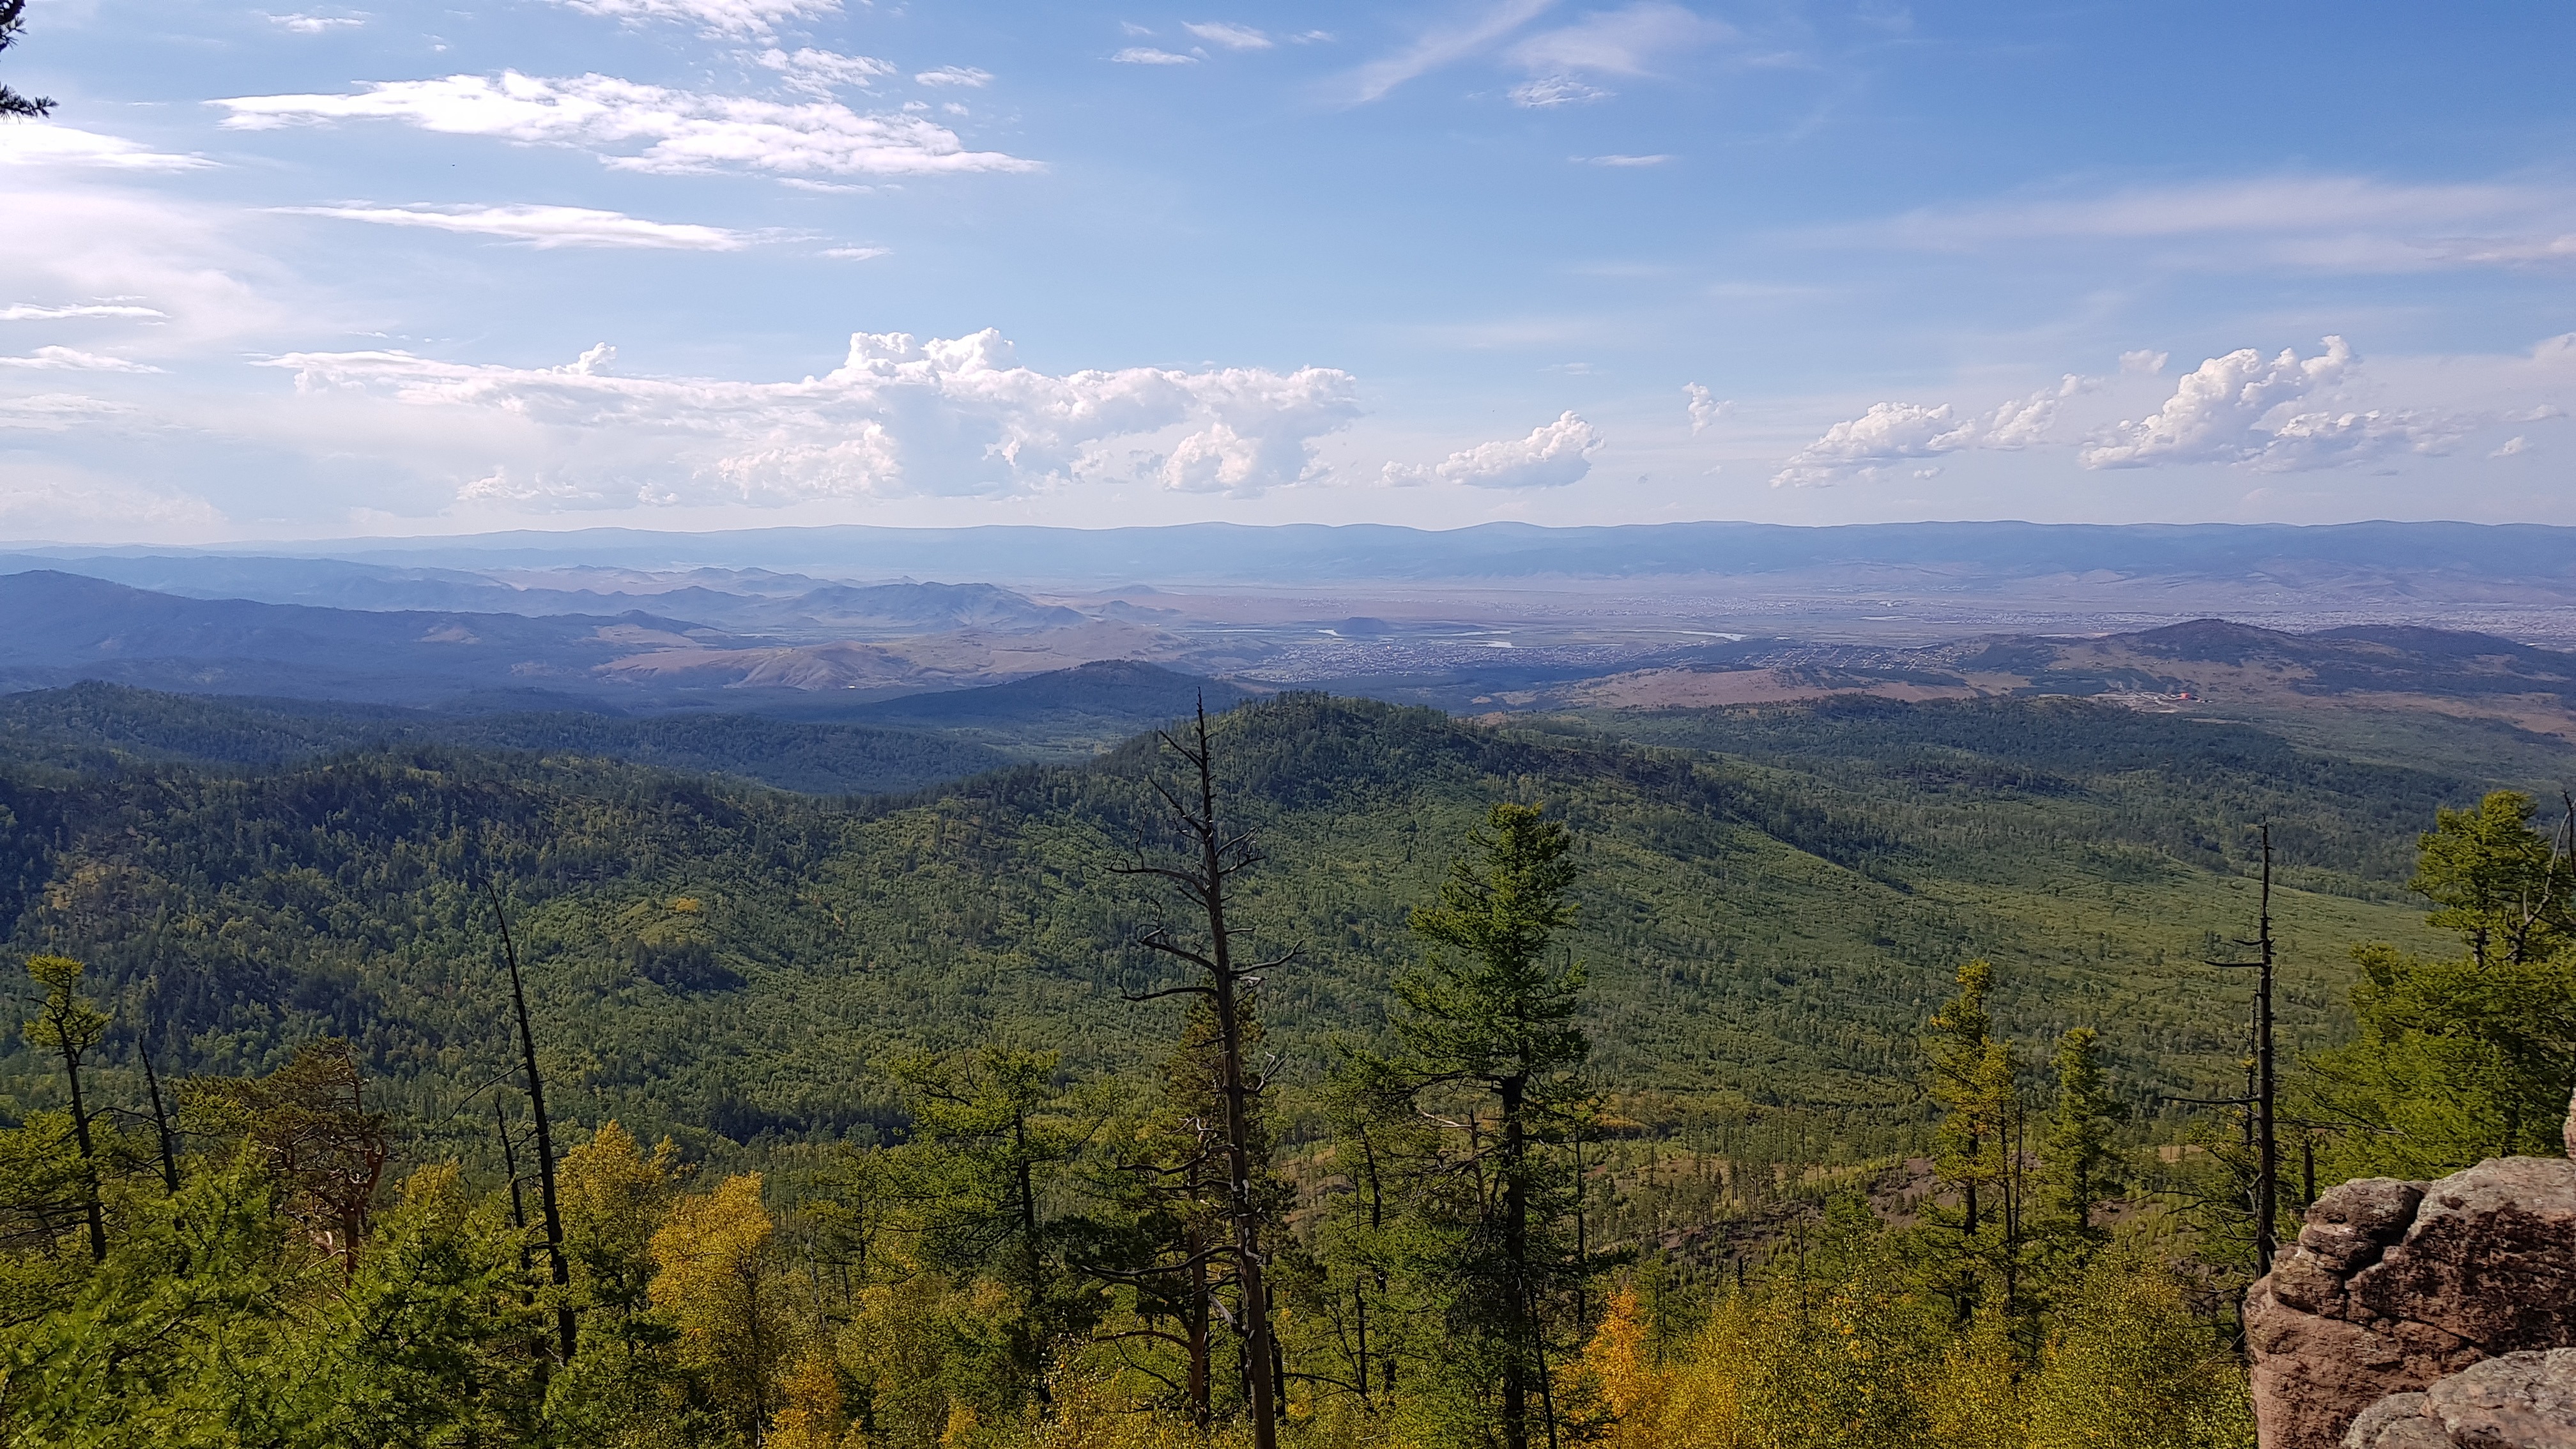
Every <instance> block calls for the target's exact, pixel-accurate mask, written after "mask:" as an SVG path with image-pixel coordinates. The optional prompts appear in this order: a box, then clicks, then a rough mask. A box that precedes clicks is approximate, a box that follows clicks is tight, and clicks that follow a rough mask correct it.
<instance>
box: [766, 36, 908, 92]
mask: <svg viewBox="0 0 2576 1449" xmlns="http://www.w3.org/2000/svg"><path fill="white" fill-rule="evenodd" d="M759 61H760V63H761V64H762V65H763V66H765V67H767V68H768V69H770V70H774V71H778V72H780V73H781V74H783V75H784V76H786V78H787V80H786V84H787V88H788V89H789V90H792V91H801V92H803V93H804V94H806V95H812V96H828V95H830V94H831V93H832V90H833V88H834V87H836V86H854V87H857V88H858V89H860V90H865V89H867V88H868V86H869V85H870V84H872V83H873V82H875V81H876V80H877V78H878V77H880V76H889V75H892V74H894V73H895V68H894V65H893V64H892V63H891V62H889V61H882V60H879V59H877V58H876V57H874V56H870V55H842V54H840V53H839V52H838V51H830V50H816V49H814V48H813V47H811V46H806V47H801V48H799V49H797V50H794V51H786V50H781V49H779V48H778V47H776V46H771V47H770V48H769V49H767V50H764V51H762V52H761V53H760V55H759Z"/></svg>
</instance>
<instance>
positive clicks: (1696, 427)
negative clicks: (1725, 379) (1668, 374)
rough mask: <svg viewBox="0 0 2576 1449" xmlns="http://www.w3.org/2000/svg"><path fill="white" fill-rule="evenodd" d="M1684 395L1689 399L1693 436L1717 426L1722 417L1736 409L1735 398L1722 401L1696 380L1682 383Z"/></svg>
mask: <svg viewBox="0 0 2576 1449" xmlns="http://www.w3.org/2000/svg"><path fill="white" fill-rule="evenodd" d="M1682 396H1683V397H1685V398H1687V399H1688V400H1689V406H1690V425H1691V436H1692V437H1694V438H1696V437H1698V436H1699V435H1700V434H1702V433H1705V432H1707V431H1708V430H1709V429H1711V428H1713V427H1716V426H1717V424H1718V421H1719V420H1720V419H1722V418H1724V417H1725V416H1726V415H1727V414H1728V413H1731V412H1733V411H1735V401H1734V399H1732V398H1729V399H1727V400H1725V401H1723V402H1721V401H1719V400H1718V397H1717V395H1716V394H1714V393H1712V392H1710V391H1709V390H1708V389H1707V388H1705V387H1702V386H1701V385H1699V384H1698V383H1695V382H1686V383H1683V384H1682Z"/></svg>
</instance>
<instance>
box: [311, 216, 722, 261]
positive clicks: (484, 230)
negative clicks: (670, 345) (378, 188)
mask: <svg viewBox="0 0 2576 1449" xmlns="http://www.w3.org/2000/svg"><path fill="white" fill-rule="evenodd" d="M272 209H273V210H276V211H279V212H283V213H286V214H288V215H294V216H328V217H335V218H337V219H339V220H341V221H363V222H372V223H374V224H375V225H377V226H410V227H426V228H428V229H430V230H433V231H454V232H464V233H467V234H469V235H474V236H493V237H502V238H505V239H507V240H510V241H519V242H525V243H527V244H528V245H530V246H532V247H536V248H538V249H539V250H541V251H543V250H552V249H553V248H556V247H617V248H623V249H629V250H650V251H689V252H737V251H740V250H742V249H743V248H744V247H747V246H750V245H751V244H752V241H753V238H752V237H750V236H747V235H745V234H744V233H742V232H738V231H730V230H727V229H726V228H724V227H720V226H698V225H695V224H693V223H688V222H669V221H646V220H644V219H642V218H641V217H633V216H628V215H626V214H625V213H623V212H617V211H594V210H592V209H590V208H589V207H582V206H281V207H275V208H272Z"/></svg>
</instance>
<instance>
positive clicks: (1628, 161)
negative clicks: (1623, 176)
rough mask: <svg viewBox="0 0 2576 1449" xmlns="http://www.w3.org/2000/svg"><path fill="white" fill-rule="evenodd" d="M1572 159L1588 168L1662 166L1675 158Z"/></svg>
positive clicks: (1578, 157)
mask: <svg viewBox="0 0 2576 1449" xmlns="http://www.w3.org/2000/svg"><path fill="white" fill-rule="evenodd" d="M1571 159H1573V160H1576V161H1580V162H1582V163H1583V164H1584V165H1586V166H1661V165H1663V164H1664V163H1665V162H1667V161H1670V160H1671V159H1673V158H1672V157H1670V156H1621V155H1616V154H1613V155H1609V156H1576V157H1573V158H1571Z"/></svg>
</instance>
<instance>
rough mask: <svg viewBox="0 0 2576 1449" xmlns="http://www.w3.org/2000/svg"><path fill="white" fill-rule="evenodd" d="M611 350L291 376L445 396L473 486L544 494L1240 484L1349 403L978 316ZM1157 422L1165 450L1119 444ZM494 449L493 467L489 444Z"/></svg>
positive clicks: (324, 360)
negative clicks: (770, 360) (1069, 347)
mask: <svg viewBox="0 0 2576 1449" xmlns="http://www.w3.org/2000/svg"><path fill="white" fill-rule="evenodd" d="M614 358H615V354H614V352H613V351H612V350H611V349H608V348H606V347H605V346H602V347H597V348H593V349H592V350H591V351H590V352H588V353H585V354H584V355H583V356H582V358H581V359H580V360H579V361H577V362H574V363H571V364H567V365H565V366H562V367H552V368H516V367H504V366H490V365H474V364H467V363H451V362H440V361H435V360H431V359H428V358H422V357H417V356H414V355H412V354H409V353H405V352H394V351H375V352H341V353H298V354H291V355H289V356H286V357H282V358H279V359H277V361H276V362H275V363H274V364H273V365H275V366H280V367H287V368H292V369H293V370H294V371H295V374H296V387H297V390H298V391H299V393H302V394H305V395H307V396H308V397H314V398H316V399H317V400H319V399H320V398H321V397H323V396H331V395H336V396H342V397H346V396H348V395H351V394H355V395H358V396H359V397H362V398H368V399H374V400H377V401H378V402H379V403H383V402H390V403H392V404H396V405H400V406H403V407H406V408H429V409H438V410H441V411H443V412H448V413H452V414H454V415H455V416H456V417H457V418H458V420H459V425H457V426H452V427H451V428H450V429H449V430H448V431H450V432H451V433H452V434H454V436H455V442H454V444H453V447H454V448H455V449H457V450H471V449H473V448H478V447H480V448H484V449H486V451H485V453H484V460H483V461H482V462H481V463H480V464H479V466H476V467H474V468H472V469H471V470H470V471H469V470H466V469H460V470H459V471H458V472H456V473H455V474H453V475H451V476H454V477H458V478H469V477H470V478H474V479H476V480H477V481H476V482H474V483H473V484H471V485H470V488H469V491H473V490H479V491H473V496H475V497H490V498H511V499H517V500H520V501H524V502H535V503H541V504H547V505H551V506H600V505H605V504H611V503H621V504H622V503H629V502H634V501H637V500H641V501H643V502H647V503H685V502H707V501H727V500H730V501H737V502H749V503H753V504H762V505H771V504H789V503H796V502H802V501H805V500H808V499H814V498H848V497H895V496H907V495H933V496H993V495H1006V494H1016V493H1026V492H1030V491H1034V490H1037V489H1040V488H1044V487H1047V486H1050V485H1052V484H1055V483H1059V482H1062V481H1064V480H1067V479H1072V478H1115V477H1127V478H1130V479H1134V480H1136V481H1148V482H1157V483H1160V484H1161V485H1163V486H1165V487H1169V488H1174V489H1180V490H1185V491H1223V492H1229V493H1235V494H1249V493H1254V492H1258V491H1260V490H1262V489H1264V488H1268V487H1275V486H1280V485H1285V484H1290V483H1295V482H1298V481H1301V480H1303V479H1305V478H1307V477H1308V476H1309V475H1310V474H1311V473H1312V472H1313V471H1314V468H1315V463H1314V458H1313V446H1312V445H1313V443H1314V440H1315V439H1317V438H1320V437H1322V436H1324V435H1325V434H1328V433H1331V432H1334V431H1336V430H1338V429H1340V428H1341V427H1343V426H1345V425H1346V424H1348V423H1349V422H1350V420H1351V419H1352V418H1353V417H1355V416H1357V414H1358V403H1357V397H1356V384H1355V382H1354V380H1353V379H1352V378H1351V376H1350V375H1349V374H1348V373H1344V372H1338V371H1334V370H1332V369H1327V368H1304V369H1300V370H1299V371H1296V372H1293V373H1278V372H1271V371H1268V370H1264V369H1254V368H1225V369H1214V370H1209V371H1204V372H1180V371H1175V370H1168V369H1159V368H1127V369H1122V370H1118V371H1108V372H1074V373H1067V374H1064V375H1062V376H1051V375H1048V374H1045V373H1040V372H1037V371H1035V370H1033V369H1030V368H1027V367H1023V366H1021V365H1020V364H1019V362H1018V360H1017V358H1016V357H1015V356H1014V355H1013V351H1012V348H1011V344H1010V343H1009V342H1007V341H1005V340H1003V338H1002V337H1001V335H1000V334H999V333H997V332H993V331H990V330H987V331H984V332H980V333H977V334H975V335H973V336H971V337H962V338H957V339H954V340H945V341H943V340H936V339H934V340H929V341H916V340H915V339H914V338H912V337H911V336H909V335H906V334H902V333H890V334H883V335H879V334H871V333H859V334H856V335H854V336H853V337H852V338H851V340H850V352H849V357H848V359H847V361H845V362H844V363H843V365H842V366H841V367H839V368H838V369H835V370H834V371H833V372H831V373H829V374H827V375H825V376H823V377H820V378H811V377H809V378H807V379H805V380H804V381H802V382H732V381H721V380H714V379H698V378H679V379H655V378H626V377H618V376H615V375H613V374H612V372H611V371H610V366H611V364H612V363H613V361H614ZM1163 438H1169V439H1170V440H1171V442H1170V444H1169V452H1168V454H1155V453H1153V452H1152V451H1151V450H1150V447H1149V448H1148V450H1147V451H1146V452H1145V453H1143V454H1141V455H1139V454H1138V453H1136V452H1135V450H1134V449H1132V448H1129V449H1125V450H1123V451H1122V450H1120V449H1118V448H1116V447H1114V446H1113V445H1119V444H1133V443H1140V442H1141V443H1145V444H1149V445H1150V444H1152V443H1154V442H1155V441H1157V440H1158V439H1163ZM496 456H497V457H499V458H500V459H501V463H500V465H499V466H498V467H496V466H495V465H494V464H493V462H492V461H491V459H492V458H494V457H496Z"/></svg>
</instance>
